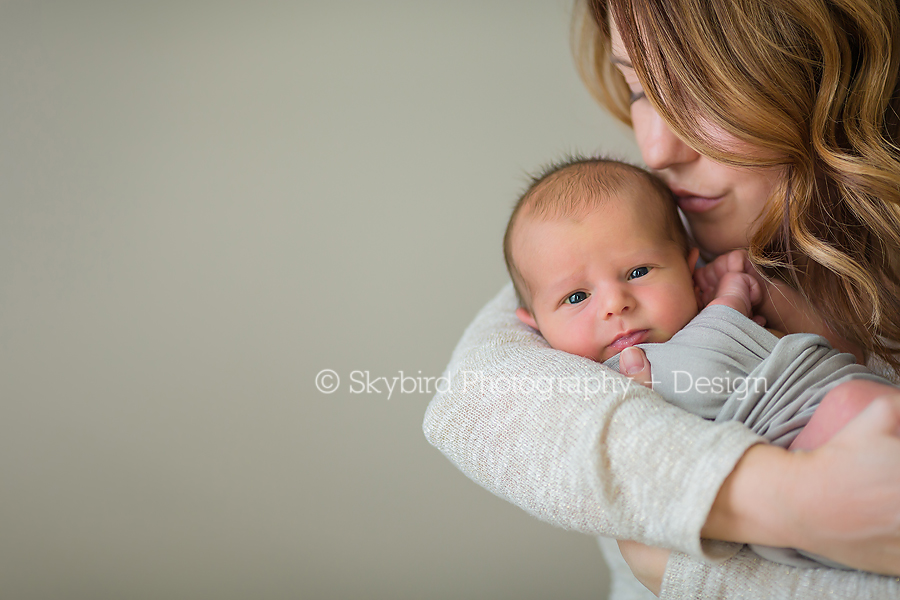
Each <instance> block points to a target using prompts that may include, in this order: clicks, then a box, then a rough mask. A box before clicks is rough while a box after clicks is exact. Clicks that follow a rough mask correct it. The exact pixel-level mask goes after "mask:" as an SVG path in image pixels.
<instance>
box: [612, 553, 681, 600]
mask: <svg viewBox="0 0 900 600" xmlns="http://www.w3.org/2000/svg"><path fill="white" fill-rule="evenodd" d="M619 552H621V553H622V558H624V559H625V562H626V563H628V566H629V567H630V568H631V572H632V573H634V576H635V577H636V578H637V580H638V581H640V582H641V584H642V585H643V586H644V587H645V588H647V589H648V590H650V591H651V592H653V593H654V594H656V595H657V596H659V591H660V588H662V581H663V575H665V573H666V563H668V562H669V554H671V550H665V549H663V548H654V547H653V546H647V545H644V544H641V543H639V542H632V541H630V540H619Z"/></svg>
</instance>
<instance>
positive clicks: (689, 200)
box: [675, 193, 722, 213]
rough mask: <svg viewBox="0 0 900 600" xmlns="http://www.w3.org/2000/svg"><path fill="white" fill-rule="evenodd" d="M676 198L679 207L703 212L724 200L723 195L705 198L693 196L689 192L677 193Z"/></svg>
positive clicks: (684, 209)
mask: <svg viewBox="0 0 900 600" xmlns="http://www.w3.org/2000/svg"><path fill="white" fill-rule="evenodd" d="M675 200H676V201H677V202H678V208H680V209H681V210H683V211H684V212H692V213H701V212H706V211H708V210H712V209H713V208H715V207H716V206H718V205H719V203H720V202H721V201H722V197H721V196H720V197H718V198H705V197H703V196H691V195H689V194H687V195H682V194H679V193H676V194H675Z"/></svg>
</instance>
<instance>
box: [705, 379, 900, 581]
mask: <svg viewBox="0 0 900 600" xmlns="http://www.w3.org/2000/svg"><path fill="white" fill-rule="evenodd" d="M702 533H703V535H704V536H706V537H712V538H715V539H723V540H740V541H744V542H748V543H760V544H764V545H770V546H787V547H794V548H800V549H803V550H807V551H809V552H814V553H816V554H821V555H823V556H826V557H828V558H830V559H832V560H834V561H837V562H839V563H842V564H845V565H849V566H853V567H856V568H860V569H865V570H868V571H874V572H877V573H884V574H888V575H900V394H897V395H894V396H892V397H886V398H882V399H878V400H875V401H873V402H872V404H871V405H869V407H868V408H866V409H865V410H864V411H863V412H862V413H860V415H859V416H857V417H856V418H854V419H853V420H852V421H850V423H848V424H847V426H846V427H844V428H843V429H842V430H841V431H840V432H838V433H837V434H836V435H835V436H834V437H833V438H832V439H831V440H830V441H828V442H827V443H826V444H824V445H823V446H821V447H820V448H817V449H816V450H813V451H811V452H785V451H783V450H780V449H778V448H774V447H771V446H763V445H760V446H755V447H753V448H751V449H750V450H749V451H748V452H747V453H746V454H745V455H744V457H743V458H742V459H741V461H740V462H739V463H738V465H737V467H736V468H735V470H734V472H733V473H732V474H731V475H730V476H729V477H728V478H727V479H726V480H725V483H724V485H723V486H722V489H721V490H720V492H719V494H718V496H717V498H716V501H715V502H714V503H713V507H712V509H711V510H710V513H709V518H708V519H707V522H706V524H705V525H704V527H703V532H702ZM772 540H775V542H776V543H772Z"/></svg>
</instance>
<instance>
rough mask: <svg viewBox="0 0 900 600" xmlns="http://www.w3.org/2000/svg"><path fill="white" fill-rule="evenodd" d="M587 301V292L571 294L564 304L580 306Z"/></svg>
mask: <svg viewBox="0 0 900 600" xmlns="http://www.w3.org/2000/svg"><path fill="white" fill-rule="evenodd" d="M587 299H588V295H587V292H575V293H574V294H569V295H568V296H566V299H565V300H563V304H580V303H581V302H584V301H585V300H587Z"/></svg>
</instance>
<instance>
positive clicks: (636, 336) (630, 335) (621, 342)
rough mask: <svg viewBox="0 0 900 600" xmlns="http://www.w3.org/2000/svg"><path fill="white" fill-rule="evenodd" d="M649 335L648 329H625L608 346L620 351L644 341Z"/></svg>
mask: <svg viewBox="0 0 900 600" xmlns="http://www.w3.org/2000/svg"><path fill="white" fill-rule="evenodd" d="M649 335H650V330H649V329H639V330H636V331H627V332H625V333H623V334H622V335H620V336H619V337H617V338H616V339H614V340H613V341H612V343H611V344H610V345H609V347H610V348H614V349H616V350H618V351H619V352H621V351H622V350H624V349H625V348H630V347H631V346H635V345H637V344H640V343H642V342H644V341H646V339H647V337H648V336H649Z"/></svg>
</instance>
